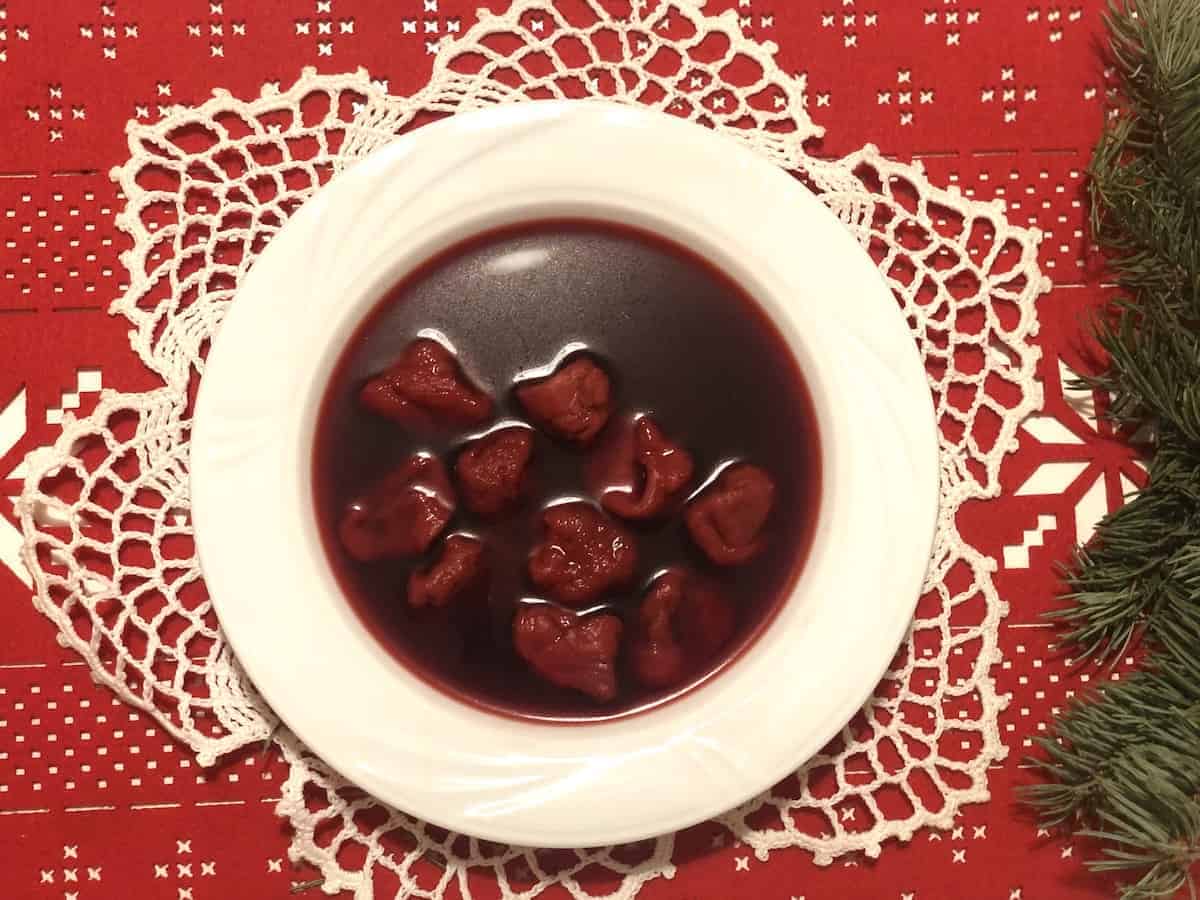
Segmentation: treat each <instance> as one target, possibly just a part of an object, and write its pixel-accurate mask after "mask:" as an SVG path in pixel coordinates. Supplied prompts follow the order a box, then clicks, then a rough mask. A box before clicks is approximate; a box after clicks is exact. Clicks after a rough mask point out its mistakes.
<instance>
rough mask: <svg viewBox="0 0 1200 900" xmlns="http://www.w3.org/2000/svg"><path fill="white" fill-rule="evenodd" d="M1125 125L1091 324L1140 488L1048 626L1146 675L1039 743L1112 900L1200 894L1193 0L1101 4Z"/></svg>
mask: <svg viewBox="0 0 1200 900" xmlns="http://www.w3.org/2000/svg"><path fill="white" fill-rule="evenodd" d="M1107 25H1108V29H1109V32H1110V38H1111V41H1110V42H1111V49H1112V55H1113V58H1114V60H1115V62H1116V67H1117V72H1118V74H1119V75H1120V78H1121V86H1122V91H1123V97H1122V99H1121V107H1120V110H1119V114H1118V115H1117V116H1116V117H1115V118H1114V119H1113V120H1111V122H1110V124H1109V127H1108V129H1107V131H1106V133H1105V135H1104V137H1103V138H1102V139H1101V141H1100V144H1099V146H1098V147H1097V148H1096V151H1095V155H1094V157H1093V159H1092V164H1091V173H1090V174H1091V197H1092V229H1093V234H1094V236H1095V238H1096V240H1097V241H1098V242H1099V243H1100V245H1101V246H1102V247H1103V248H1104V249H1105V250H1106V251H1107V252H1108V253H1109V254H1110V256H1111V259H1110V267H1111V269H1112V271H1113V273H1114V274H1115V277H1116V279H1117V281H1118V282H1119V284H1120V286H1121V289H1122V295H1123V298H1124V299H1122V300H1121V301H1119V302H1118V303H1117V304H1116V306H1115V307H1114V308H1113V309H1112V310H1111V312H1110V314H1108V315H1106V316H1104V317H1103V318H1102V320H1101V322H1100V323H1099V325H1098V334H1099V339H1100V343H1101V344H1102V345H1103V347H1104V348H1105V350H1106V351H1107V352H1108V355H1109V358H1110V365H1109V368H1108V370H1107V371H1106V372H1105V373H1104V374H1103V375H1102V376H1101V377H1100V378H1099V379H1097V385H1098V386H1099V387H1101V388H1103V389H1105V390H1107V391H1109V392H1110V394H1111V396H1112V403H1111V406H1110V408H1109V411H1108V412H1109V415H1110V416H1111V417H1112V418H1113V419H1114V420H1115V421H1117V422H1119V423H1120V424H1122V425H1124V426H1127V427H1129V428H1130V430H1131V431H1132V432H1137V433H1139V434H1141V435H1143V436H1145V437H1146V439H1147V442H1148V444H1149V447H1150V449H1151V450H1152V451H1153V457H1152V460H1151V463H1150V473H1149V475H1150V479H1149V481H1150V483H1149V486H1148V487H1147V488H1146V489H1145V490H1143V491H1142V492H1140V493H1139V494H1137V495H1136V496H1135V497H1133V498H1132V499H1131V500H1130V501H1129V503H1128V504H1127V505H1126V506H1124V507H1123V508H1122V509H1120V510H1118V511H1116V512H1114V513H1112V514H1111V515H1109V516H1108V517H1107V518H1106V519H1105V520H1104V521H1103V522H1102V523H1101V525H1100V527H1099V530H1098V531H1097V534H1096V538H1095V540H1093V541H1092V543H1091V544H1089V545H1088V546H1087V547H1086V548H1082V549H1080V551H1079V553H1078V558H1077V560H1076V565H1075V566H1074V567H1073V568H1072V571H1071V573H1070V574H1069V575H1068V576H1067V583H1068V586H1069V588H1070V591H1071V593H1070V595H1069V598H1068V599H1069V605H1068V606H1067V607H1066V608H1064V609H1061V610H1058V611H1056V612H1054V613H1052V616H1053V617H1054V618H1056V619H1057V620H1058V621H1059V622H1061V623H1062V624H1063V625H1064V626H1065V628H1066V630H1067V634H1066V636H1065V637H1066V639H1067V640H1068V641H1070V642H1072V643H1073V644H1075V645H1076V646H1077V647H1078V648H1079V651H1080V654H1081V655H1083V656H1086V657H1091V658H1098V659H1100V660H1102V661H1103V660H1110V659H1114V658H1117V657H1119V656H1120V655H1122V654H1123V653H1125V652H1126V650H1127V649H1128V648H1131V647H1133V646H1135V645H1137V646H1140V647H1141V649H1142V650H1144V651H1145V652H1146V659H1145V665H1144V666H1143V668H1142V670H1141V671H1139V672H1136V673H1133V674H1131V675H1129V676H1126V677H1125V678H1124V679H1123V680H1122V681H1119V682H1114V683H1111V684H1108V685H1107V686H1105V687H1104V688H1103V689H1100V690H1098V691H1095V692H1092V693H1091V694H1089V695H1088V696H1086V697H1084V698H1081V699H1080V700H1078V701H1077V702H1075V703H1074V704H1073V705H1072V706H1071V708H1070V709H1068V710H1067V712H1066V713H1065V714H1064V715H1063V716H1062V717H1061V718H1060V719H1059V721H1058V724H1057V730H1056V734H1055V738H1056V739H1047V740H1042V741H1040V745H1041V748H1042V749H1043V750H1044V751H1045V754H1046V758H1045V759H1044V760H1042V761H1040V762H1039V765H1040V767H1041V768H1042V770H1043V771H1044V773H1045V774H1046V775H1047V776H1048V780H1047V783H1045V784H1039V785H1036V786H1033V787H1030V788H1027V789H1026V797H1027V799H1028V800H1029V801H1030V802H1031V803H1033V805H1034V806H1035V807H1037V808H1038V810H1039V811H1040V813H1041V814H1042V817H1043V819H1044V821H1045V823H1046V824H1048V825H1057V826H1063V827H1068V828H1071V829H1073V830H1075V831H1076V832H1077V833H1078V834H1080V835H1082V836H1086V837H1089V838H1092V839H1095V840H1096V841H1097V842H1098V846H1099V847H1100V850H1099V854H1100V855H1099V857H1098V858H1096V859H1093V860H1091V861H1089V863H1088V865H1089V866H1090V867H1091V868H1093V869H1095V870H1100V871H1112V872H1115V873H1117V877H1118V878H1120V879H1121V880H1122V881H1123V882H1125V883H1123V884H1122V885H1121V888H1120V894H1121V896H1122V897H1123V898H1150V897H1167V896H1172V895H1174V894H1176V893H1177V892H1179V891H1181V890H1183V889H1184V888H1185V887H1186V888H1187V889H1188V891H1189V892H1190V894H1191V896H1192V897H1195V896H1196V884H1195V882H1194V880H1193V879H1194V877H1195V875H1196V874H1197V871H1193V870H1197V869H1198V867H1197V863H1198V862H1200V0H1125V2H1123V3H1120V4H1117V3H1114V2H1113V0H1110V9H1109V14H1108V16H1107Z"/></svg>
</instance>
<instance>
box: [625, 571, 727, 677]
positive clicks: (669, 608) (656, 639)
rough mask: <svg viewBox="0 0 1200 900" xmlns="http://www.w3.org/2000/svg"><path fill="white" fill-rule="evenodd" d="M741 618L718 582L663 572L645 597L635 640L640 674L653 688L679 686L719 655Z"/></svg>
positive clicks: (632, 657)
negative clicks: (720, 590)
mask: <svg viewBox="0 0 1200 900" xmlns="http://www.w3.org/2000/svg"><path fill="white" fill-rule="evenodd" d="M735 619H736V613H735V612H734V609H733V606H732V605H731V604H730V603H729V601H728V600H726V599H725V598H724V597H723V596H722V595H721V594H720V592H719V591H718V590H717V589H716V587H715V586H713V585H712V584H709V583H708V582H706V581H703V580H702V579H699V578H697V577H696V576H694V575H691V574H690V573H687V572H682V571H680V570H677V569H672V570H670V571H668V572H666V573H664V574H662V575H660V576H659V577H658V578H656V579H655V581H654V584H653V585H651V587H650V590H649V591H648V592H647V594H646V597H645V599H644V600H642V605H641V607H640V608H639V609H638V614H637V623H636V625H635V627H634V630H633V636H632V637H631V638H630V641H629V661H630V666H631V667H632V669H633V673H634V675H635V676H636V677H637V679H638V681H640V682H641V683H642V684H644V685H645V686H646V687H650V688H665V687H672V686H674V685H676V684H679V683H680V682H681V681H683V680H684V679H685V678H687V677H688V676H689V675H691V674H692V673H694V672H697V671H699V670H700V669H701V668H702V667H703V666H704V665H705V664H707V663H709V662H711V661H712V660H713V659H714V658H715V657H716V655H717V653H718V652H720V650H721V648H722V647H724V646H725V644H726V643H727V642H728V641H729V638H730V636H732V634H733V629H734V622H735Z"/></svg>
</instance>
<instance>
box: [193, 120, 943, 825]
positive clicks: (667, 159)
mask: <svg viewBox="0 0 1200 900" xmlns="http://www.w3.org/2000/svg"><path fill="white" fill-rule="evenodd" d="M545 218H592V219H603V220H609V221H615V222H619V223H626V224H629V225H634V226H639V227H641V228H644V229H649V230H651V231H656V232H659V233H661V234H664V235H666V236H668V237H670V238H673V239H674V240H676V241H678V242H680V243H683V244H686V245H688V246H690V247H691V248H693V249H694V250H696V251H698V252H699V253H700V254H701V255H703V256H705V257H707V258H708V259H710V260H711V261H712V262H713V263H715V264H716V265H717V266H718V267H719V268H720V269H722V270H723V271H725V272H726V273H728V274H729V275H731V276H732V277H733V278H734V279H735V280H737V281H738V282H739V283H740V284H741V285H742V286H743V287H745V288H746V289H747V290H748V292H749V293H750V294H752V295H753V296H755V297H756V298H757V299H758V300H759V302H760V303H761V304H762V306H763V307H764V308H765V309H766V310H767V312H768V313H769V315H770V316H771V318H772V319H773V321H774V322H775V324H776V325H777V326H778V328H779V330H780V332H781V333H782V334H783V335H784V336H785V338H786V340H787V341H788V342H789V344H790V345H791V347H792V349H793V351H794V353H795V355H796V358H797V360H798V362H799V364H800V367H801V369H802V371H803V372H804V375H805V378H806V380H807V382H808V385H809V388H810V390H811V392H812V395H813V401H814V406H815V411H816V416H817V421H818V426H819V430H820V442H821V448H822V466H823V485H822V499H821V514H820V518H819V521H818V524H817V529H816V534H815V537H814V541H813V545H812V548H811V551H810V556H809V560H808V562H807V564H806V566H805V568H804V571H803V572H802V574H801V576H800V578H799V579H798V582H797V584H796V587H795V589H794V592H793V594H792V596H791V597H790V598H788V600H787V601H786V602H785V603H784V604H783V606H782V608H781V609H780V611H779V613H778V615H777V616H776V618H775V619H774V621H773V622H772V623H771V625H770V626H769V627H768V628H767V629H766V630H765V631H764V633H763V634H762V635H761V636H760V637H759V638H758V639H757V641H755V642H754V643H753V644H752V645H751V647H750V648H749V650H748V651H747V652H746V653H744V654H743V655H742V656H741V657H740V658H739V659H738V660H737V661H736V662H735V663H733V664H732V665H731V666H729V667H728V668H727V669H726V670H725V671H724V672H723V673H721V674H720V675H719V676H718V677H716V678H714V679H712V680H711V681H710V682H708V683H707V684H705V685H704V686H702V687H701V688H699V689H697V690H694V691H692V692H690V693H689V694H686V695H685V696H683V697H681V698H680V699H677V700H675V701H673V702H671V703H669V704H666V705H664V706H662V707H660V708H658V709H655V710H652V711H650V712H647V713H643V714H640V715H637V716H633V717H629V718H623V719H617V720H614V721H611V722H605V723H600V724H587V725H573V726H565V725H549V724H541V723H537V722H533V721H520V720H514V719H512V718H507V717H502V716H498V715H494V714H490V713H487V712H484V711H481V710H479V709H476V708H473V707H471V706H468V705H467V704H464V703H460V702H457V701H455V700H453V699H451V698H450V697H448V696H447V695H446V694H444V693H442V692H440V691H438V690H437V689H435V688H433V687H431V686H430V685H428V684H426V683H425V682H424V681H422V680H421V679H420V678H418V677H417V676H415V675H414V674H412V673H411V672H410V671H408V670H407V669H406V668H405V667H404V666H403V665H401V664H400V663H398V662H397V661H396V660H394V659H393V658H392V657H391V656H390V655H389V654H388V653H387V652H386V650H385V649H384V648H382V647H381V646H380V645H379V644H378V643H377V642H376V640H375V639H374V638H373V637H372V636H371V635H370V634H369V633H368V632H367V630H366V628H365V627H364V626H363V624H362V623H361V622H360V621H359V619H358V618H357V616H356V615H355V613H354V612H353V611H352V609H351V608H350V606H349V604H348V602H347V601H346V600H345V599H344V598H343V596H342V593H341V591H340V590H339V588H338V585H337V583H336V582H335V580H334V578H333V575H332V573H331V571H330V569H329V566H328V564H327V561H326V558H325V554H324V552H323V550H322V547H321V544H320V540H319V537H318V533H317V529H316V524H315V515H314V509H313V499H312V490H311V458H312V445H313V431H314V426H315V416H316V409H317V405H318V402H319V400H320V398H321V395H322V392H323V390H324V388H325V385H326V383H327V380H328V378H329V376H330V373H331V370H332V367H333V364H334V362H335V361H336V359H337V357H338V355H339V353H340V352H341V350H342V348H343V346H344V344H345V342H346V340H347V339H348V337H349V335H350V334H351V333H352V331H353V330H354V328H355V326H356V325H357V324H358V323H359V322H360V321H361V320H362V318H363V317H364V316H365V315H366V314H367V312H368V311H369V310H370V309H371V307H372V305H373V304H374V303H375V302H377V301H378V300H379V298H380V297H382V296H383V294H384V293H385V291H386V290H387V289H388V288H389V287H390V286H392V285H393V284H395V283H396V282H397V281H399V280H400V279H401V278H402V277H403V276H404V275H405V274H406V273H407V272H409V271H411V270H412V269H413V268H415V267H416V266H417V265H418V264H420V263H421V262H422V261H424V260H426V259H428V258H429V257H430V256H432V255H434V254H435V253H437V252H438V251H439V250H442V249H445V248H447V247H449V246H451V245H453V244H456V243H458V242H459V241H460V240H462V239H463V238H464V237H467V236H469V235H472V234H475V233H478V232H481V231H485V230H488V229H491V228H494V227H496V226H499V225H504V224H510V223H514V222H519V221H523V220H536V219H545ZM937 487H938V462H937V443H936V434H935V425H934V418H933V407H932V403H931V401H930V394H929V388H928V385H927V382H926V377H925V372H924V370H923V367H922V364H921V360H920V358H919V356H918V354H917V351H916V348H915V346H914V342H913V340H912V337H911V335H910V333H909V331H908V329H907V327H906V325H905V322H904V320H903V318H902V316H901V314H900V311H899V309H898V307H897V304H896V302H895V300H894V299H893V298H892V296H891V294H890V292H889V290H888V289H887V287H886V285H885V283H884V282H883V280H882V278H881V277H880V275H879V272H878V271H877V270H876V268H875V266H874V265H873V264H872V262H871V260H870V259H869V258H868V256H867V255H866V254H865V253H864V251H863V250H862V249H861V248H860V247H859V246H858V244H857V243H856V242H855V241H854V240H853V238H852V237H851V236H850V235H849V233H848V232H847V231H846V230H845V228H844V227H843V226H842V225H841V224H840V223H839V222H838V221H837V220H836V219H835V218H834V216H833V215H832V214H830V212H829V211H828V210H827V209H826V208H825V207H824V206H822V205H821V203H820V202H818V201H817V199H816V198H815V197H813V196H812V194H811V193H809V192H808V191H807V190H806V189H805V188H804V187H803V186H802V185H801V184H800V183H799V182H797V181H796V180H795V179H793V178H791V177H790V176H788V175H787V174H786V173H784V172H782V171H780V170H778V169H777V168H775V167H774V166H773V165H771V164H770V163H768V162H766V161H765V160H763V159H762V158H760V157H758V156H757V155H756V154H754V153H753V152H752V151H750V150H749V149H747V148H745V147H743V146H741V145H740V144H738V143H737V142H736V141H733V140H731V139H729V138H727V137H722V136H720V135H717V134H715V133H713V132H711V131H708V130H706V129H704V128H701V127H699V126H695V125H692V124H688V123H685V122H682V121H679V120H676V119H674V118H671V117H669V116H665V115H660V114H657V113H652V112H649V111H645V110H642V109H636V108H630V107H624V106H617V105H612V104H607V103H599V102H583V103H562V102H538V103H525V104H519V105H512V106H502V107H495V108H491V109H487V110H484V111H480V112H473V113H467V114H463V115H459V116H455V117H453V118H449V119H446V120H443V121H441V122H438V123H436V124H433V125H429V126H426V127H424V128H421V129H419V130H417V131H415V132H413V133H412V134H409V135H407V136H405V137H402V138H400V139H398V140H397V141H395V142H394V143H392V144H390V145H389V146H387V147H385V148H384V149H382V150H380V151H379V152H377V153H375V154H373V155H371V156H370V157H368V158H367V159H365V160H363V161H362V162H361V163H359V164H358V165H356V166H354V167H353V168H351V169H350V170H348V171H347V172H345V173H343V174H341V175H339V176H338V177H337V178H335V179H334V180H333V181H332V182H331V183H330V184H329V185H327V186H326V187H324V188H322V189H321V190H319V191H318V192H317V193H316V195H315V196H314V197H313V198H312V199H311V200H309V201H308V202H307V203H306V204H305V205H304V206H303V207H302V208H301V209H300V210H299V211H298V212H297V213H296V214H295V215H294V216H293V217H292V219H291V220H290V221H289V222H288V223H287V224H286V226H285V227H284V228H283V229H282V230H281V231H280V232H279V234H278V235H277V236H276V237H275V238H274V240H273V241H272V242H271V244H270V245H269V246H268V247H267V249H266V250H265V251H264V252H263V254H262V256H261V257H260V258H259V260H258V261H257V263H256V264H255V266H254V268H253V269H252V270H251V272H250V273H249V274H248V275H247V277H246V279H245V281H244V283H243V285H242V287H241V290H240V291H239V293H238V295H237V299H236V302H235V303H234V304H233V305H232V307H231V309H230V311H229V314H228V316H227V318H226V320H225V323H224V325H223V327H222V330H221V333H220V335H219V337H218V339H217V341H216V342H215V344H214V346H213V349H212V353H211V354H210V356H209V359H208V364H207V368H206V372H205V375H204V378H203V382H202V385H201V390H200V396H199V399H198V402H197V407H196V416H195V425H194V434H193V441H192V502H193V513H194V518H195V526H196V538H197V544H198V548H199V553H200V558H201V562H202V564H203V569H204V575H205V578H206V580H207V582H208V586H209V590H210V591H211V594H212V598H213V602H214V604H215V606H216V610H217V613H218V615H219V617H220V620H221V624H222V626H223V628H224V630H225V634H226V636H227V637H228V639H229V641H230V642H231V643H232V645H233V648H234V650H235V652H236V653H237V655H238V658H239V659H240V660H241V662H242V664H243V666H244V667H245V669H246V671H247V672H248V673H249V675H250V677H251V678H252V679H253V681H254V683H255V685H256V686H257V687H258V689H259V690H260V691H261V692H262V694H263V695H264V696H265V697H266V699H267V700H268V701H269V702H270V703H271V705H272V707H273V708H274V709H275V711H276V712H277V713H278V714H279V715H280V717H281V718H282V719H283V720H284V722H286V724H287V725H288V726H289V727H290V728H292V729H293V730H294V731H295V732H296V734H298V735H299V736H300V738H301V739H303V740H304V741H305V742H306V743H307V744H308V745H309V746H310V747H311V748H312V749H313V750H314V751H315V752H316V753H317V754H319V755H320V756H321V757H322V758H323V759H324V760H325V761H326V762H327V763H329V764H330V765H331V766H333V767H334V768H335V769H337V770H338V771H339V772H341V773H342V774H343V775H344V776H345V777H346V778H348V779H349V780H350V781H352V782H355V783H356V784H358V785H359V786H361V787H362V788H364V789H365V790H367V791H369V792H370V793H372V794H374V795H375V796H376V797H378V798H380V799H382V800H385V801H387V802H389V803H392V804H394V805H396V806H397V807H399V808H401V809H403V810H405V811H406V812H408V813H411V814H413V815H415V816H419V817H421V818H423V819H426V820H428V821H430V822H433V823H435V824H437V825H440V826H443V827H446V828H449V829H453V830H456V831H461V832H465V833H468V834H472V835H476V836H478V837H482V838H487V839H490V840H494V841H498V842H506V843H516V844H527V845H535V846H549V847H578V846H597V845H604V844H610V843H618V842H623V841H631V840H637V839H641V838H644V837H647V836H650V835H653V834H658V833H663V832H667V831H671V830H674V829H679V828H683V827H686V826H688V825H692V824H694V823H696V822H699V821H702V820H704V819H706V818H709V817H711V816H713V815H715V814H718V813H720V812H722V811H724V810H726V809H728V808H731V807H733V806H735V805H737V804H739V803H741V802H743V801H745V800H747V799H749V798H751V797H752V796H754V795H755V794H756V793H758V792H760V791H762V790H764V789H765V788H767V787H769V786H770V785H772V784H773V783H775V782H776V781H779V780H780V779H782V778H784V777H786V776H787V775H788V774H789V773H790V772H792V771H793V770H794V769H796V768H797V767H798V766H799V765H801V764H802V763H803V762H804V761H805V760H806V759H808V758H809V756H811V755H812V754H813V753H815V752H816V751H817V750H819V749H820V748H821V746H822V745H823V744H825V743H826V742H827V741H828V740H829V739H830V738H831V737H832V736H833V735H835V734H836V733H837V731H838V730H839V729H840V728H841V727H842V725H844V724H845V723H846V722H847V721H848V720H849V719H850V717H851V716H852V715H853V714H854V712H855V711H856V710H857V709H858V708H859V707H860V706H861V705H862V703H863V702H864V701H865V700H866V699H867V698H868V697H869V696H870V694H871V692H872V690H873V689H874V688H875V686H876V684H877V682H878V681H879V679H880V677H881V676H882V674H883V673H884V671H885V670H886V668H887V665H888V663H889V662H890V660H891V658H892V657H893V655H894V653H895V651H896V648H897V646H898V645H899V643H900V641H901V639H902V638H903V636H904V634H905V631H906V628H907V626H908V623H909V620H910V618H911V616H912V613H913V609H914V606H915V603H916V600H917V597H918V594H919V592H920V586H921V583H922V579H923V576H924V573H925V568H926V564H927V562H928V558H929V552H930V547H931V543H932V539H933V534H934V526H935V519H936V514H937Z"/></svg>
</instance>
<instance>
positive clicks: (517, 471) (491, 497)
mask: <svg viewBox="0 0 1200 900" xmlns="http://www.w3.org/2000/svg"><path fill="white" fill-rule="evenodd" d="M532 457H533V434H532V433H531V432H530V430H529V429H528V428H522V427H520V426H513V427H511V428H501V429H500V430H499V431H493V432H491V433H490V434H485V435H484V436H483V437H481V438H477V439H476V440H473V441H471V443H469V444H467V446H466V447H465V448H464V449H463V451H462V453H460V454H459V455H458V460H457V462H455V464H454V471H455V474H457V475H458V486H459V489H460V490H461V491H462V498H463V503H464V504H466V506H467V508H468V509H470V510H471V511H472V512H474V513H477V514H479V515H481V516H495V515H498V514H500V513H502V512H505V511H506V510H508V509H510V508H511V507H512V506H514V505H515V504H516V502H517V500H518V499H520V496H521V487H522V485H523V484H524V481H525V472H526V470H527V469H528V468H529V461H530V459H531V458H532Z"/></svg>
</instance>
